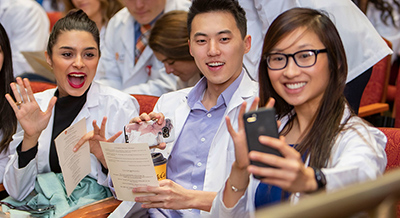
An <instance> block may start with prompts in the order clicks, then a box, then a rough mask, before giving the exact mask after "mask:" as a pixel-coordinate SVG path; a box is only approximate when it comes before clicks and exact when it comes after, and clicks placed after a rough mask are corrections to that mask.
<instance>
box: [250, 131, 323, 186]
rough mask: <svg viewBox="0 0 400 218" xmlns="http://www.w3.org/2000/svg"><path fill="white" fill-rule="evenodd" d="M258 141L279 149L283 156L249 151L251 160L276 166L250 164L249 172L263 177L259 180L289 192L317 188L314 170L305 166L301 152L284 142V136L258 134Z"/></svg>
mask: <svg viewBox="0 0 400 218" xmlns="http://www.w3.org/2000/svg"><path fill="white" fill-rule="evenodd" d="M259 141H260V142H261V143H262V144H264V145H265V146H270V147H271V148H275V149H277V150H279V151H280V153H281V154H282V156H283V157H279V156H276V155H273V154H267V153H262V152H257V151H251V152H250V153H249V157H250V159H251V160H253V161H258V162H261V163H265V164H267V165H270V166H273V167H276V168H272V167H257V166H254V165H250V166H249V167H248V168H247V169H248V171H249V172H250V173H253V174H254V175H258V176H261V177H264V178H263V179H261V182H263V183H268V184H270V185H275V186H278V187H281V188H282V189H284V190H287V191H290V192H312V191H315V190H317V182H316V180H315V176H314V170H313V169H312V168H310V167H305V165H304V163H303V161H302V159H301V154H300V153H299V152H298V151H296V149H294V148H293V147H291V146H289V145H288V144H287V143H286V142H285V137H284V136H281V137H280V138H279V139H276V138H272V137H268V136H260V137H259Z"/></svg>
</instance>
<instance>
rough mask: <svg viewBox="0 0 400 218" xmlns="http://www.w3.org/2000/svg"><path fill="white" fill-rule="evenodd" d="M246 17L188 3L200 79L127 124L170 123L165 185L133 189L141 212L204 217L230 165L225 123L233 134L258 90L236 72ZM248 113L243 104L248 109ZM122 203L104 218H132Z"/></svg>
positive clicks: (215, 5) (227, 1)
mask: <svg viewBox="0 0 400 218" xmlns="http://www.w3.org/2000/svg"><path fill="white" fill-rule="evenodd" d="M246 29H247V27H246V16H245V12H244V10H243V9H242V8H241V7H240V6H239V4H238V3H237V1H232V0H194V1H193V3H192V6H191V8H190V10H189V15H188V32H189V46H190V53H191V55H192V56H193V57H194V60H195V62H196V64H197V66H198V68H199V69H200V70H201V72H202V73H203V75H204V78H202V79H201V80H200V81H199V82H198V83H197V84H196V86H194V87H193V88H187V89H183V90H179V91H176V92H172V93H168V94H164V95H163V96H161V97H160V99H159V101H158V102H157V104H156V106H155V108H154V111H153V112H152V113H150V114H148V115H147V114H142V115H141V116H140V117H136V118H133V119H132V120H131V121H132V122H141V120H150V119H154V118H157V119H158V122H159V123H162V121H163V119H164V116H165V117H169V118H172V119H173V120H174V126H175V142H173V143H171V144H168V145H167V147H166V149H165V150H164V151H163V153H164V156H165V157H168V163H167V179H166V180H162V181H160V187H151V186H147V187H140V188H134V189H133V192H147V193H149V195H148V196H144V197H137V198H136V199H135V201H136V202H140V203H142V205H141V207H142V208H156V209H150V210H148V212H149V213H150V215H151V216H152V215H153V212H156V213H160V211H161V213H162V214H164V215H167V216H168V217H181V216H185V217H186V216H187V217H196V216H200V215H207V214H208V211H209V210H210V208H211V205H212V201H213V199H214V198H215V196H216V191H218V190H219V189H220V188H221V187H222V186H223V184H224V182H225V180H226V178H227V177H228V175H229V173H230V168H231V166H232V163H233V161H234V159H235V154H234V146H233V142H232V139H231V137H230V135H229V133H228V130H227V127H226V124H225V119H224V118H225V117H226V116H228V117H230V119H231V120H232V121H233V126H236V127H237V123H236V122H237V116H238V114H239V109H240V105H241V104H242V103H243V102H244V101H246V102H253V100H254V97H255V96H257V94H258V84H257V83H256V82H255V81H252V80H251V79H250V77H249V76H248V73H247V72H246V71H245V70H244V68H243V64H242V62H243V55H244V54H246V53H247V52H248V51H249V50H250V47H251V37H250V36H249V35H246ZM248 105H250V104H248ZM153 194H155V196H152V195H153ZM133 205H134V202H123V203H122V204H121V205H120V206H119V207H118V208H117V209H116V211H115V212H114V213H113V214H112V215H111V217H113V216H115V217H117V216H120V217H122V216H124V217H132V216H133V210H135V208H136V209H137V207H138V205H139V204H136V206H133Z"/></svg>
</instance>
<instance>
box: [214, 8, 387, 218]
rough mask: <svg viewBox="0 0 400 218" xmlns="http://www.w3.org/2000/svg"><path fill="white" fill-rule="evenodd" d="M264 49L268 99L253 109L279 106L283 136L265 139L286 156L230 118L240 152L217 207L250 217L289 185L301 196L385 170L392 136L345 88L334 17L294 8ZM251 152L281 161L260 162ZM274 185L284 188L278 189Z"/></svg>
mask: <svg viewBox="0 0 400 218" xmlns="http://www.w3.org/2000/svg"><path fill="white" fill-rule="evenodd" d="M327 33H329V34H327ZM262 51H263V52H262V54H263V61H261V63H260V67H259V82H260V99H259V102H258V99H257V100H255V102H253V105H252V109H255V108H256V107H257V104H259V106H267V107H272V106H274V107H275V109H276V112H277V118H278V120H279V121H280V127H279V132H280V138H279V139H275V138H271V137H267V136H261V137H260V138H259V141H260V143H262V144H264V145H265V146H269V147H272V148H275V149H277V150H279V151H280V153H281V154H282V157H278V156H275V155H271V154H266V153H260V152H255V151H252V152H250V153H248V149H247V143H246V135H245V131H244V127H243V126H244V124H243V120H242V119H240V120H239V128H238V131H235V130H233V128H232V126H231V124H230V120H229V119H228V118H227V119H226V120H227V125H228V130H229V132H230V134H231V136H232V139H233V141H234V142H235V155H236V160H235V162H234V163H233V165H232V171H231V174H230V176H229V178H228V179H227V181H226V184H225V187H224V188H223V189H222V190H221V191H220V192H219V193H218V195H217V197H216V198H215V200H214V204H213V209H212V213H213V215H215V216H216V217H218V216H219V217H248V216H249V215H250V214H251V213H252V211H254V210H255V208H257V207H258V206H262V205H265V204H269V203H271V202H273V201H274V200H275V201H276V200H278V201H280V200H283V199H279V198H281V197H283V198H285V192H288V193H289V194H288V195H287V196H288V197H289V199H290V201H292V202H297V201H298V200H299V199H300V198H302V197H303V196H305V195H307V194H309V193H312V192H316V191H318V190H325V191H327V192H331V191H334V190H337V189H340V188H343V187H345V186H348V185H350V184H354V183H359V182H362V181H366V180H370V179H375V178H377V177H378V176H380V175H382V173H383V172H384V170H385V166H386V154H385V151H384V149H385V145H386V137H385V135H384V134H383V133H382V132H380V131H379V130H378V129H376V128H373V127H371V126H369V125H368V124H366V123H364V122H363V121H362V119H360V118H359V117H357V116H356V115H354V113H353V112H352V111H351V110H350V108H349V105H348V103H347V101H346V99H345V97H344V96H343V89H344V87H345V82H346V75H347V63H346V56H345V52H344V48H343V45H342V42H341V40H340V36H339V34H338V32H337V30H336V28H335V26H334V24H333V23H332V22H331V20H330V19H329V18H328V17H327V16H326V15H325V14H323V13H321V12H319V11H316V10H313V9H306V8H295V9H291V10H289V11H287V12H285V13H283V14H281V15H280V16H279V17H278V18H277V19H276V20H275V21H274V22H273V23H272V25H271V26H270V28H269V30H268V32H267V34H266V37H265V40H264V45H263V50H262ZM245 108H246V105H245V104H243V105H242V109H241V114H243V113H244V111H245ZM239 117H242V116H241V115H239ZM250 160H252V161H258V162H262V163H265V164H267V165H270V166H272V167H274V168H268V167H256V166H254V165H250ZM250 174H253V175H256V176H260V177H263V178H262V179H261V180H257V179H254V178H253V177H252V176H250V177H249V175H250ZM260 182H261V183H260ZM272 186H275V187H279V188H281V189H282V190H283V191H278V192H279V194H276V193H275V192H276V191H277V190H276V188H274V187H272ZM276 196H278V197H276ZM271 198H278V199H271ZM227 208H229V209H227Z"/></svg>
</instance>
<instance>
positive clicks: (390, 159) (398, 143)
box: [379, 128, 400, 217]
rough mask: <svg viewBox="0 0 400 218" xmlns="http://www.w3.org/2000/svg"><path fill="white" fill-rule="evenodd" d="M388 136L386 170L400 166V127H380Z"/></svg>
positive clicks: (399, 208) (398, 215)
mask: <svg viewBox="0 0 400 218" xmlns="http://www.w3.org/2000/svg"><path fill="white" fill-rule="evenodd" d="M379 129H380V130H381V131H382V132H383V133H385V135H386V137H387V143H386V149H385V151H386V156H387V165H386V171H385V172H388V171H390V170H393V169H396V168H398V167H400V129H399V128H379ZM397 217H400V204H398V205H397Z"/></svg>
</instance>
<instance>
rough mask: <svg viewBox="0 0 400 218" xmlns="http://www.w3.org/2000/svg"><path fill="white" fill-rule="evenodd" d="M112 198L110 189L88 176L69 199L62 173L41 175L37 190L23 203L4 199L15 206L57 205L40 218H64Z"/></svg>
mask: <svg viewBox="0 0 400 218" xmlns="http://www.w3.org/2000/svg"><path fill="white" fill-rule="evenodd" d="M110 196H112V194H111V192H110V190H109V188H108V187H104V186H102V185H100V184H98V183H97V181H96V180H95V179H93V178H91V177H89V176H86V177H85V178H83V179H82V181H81V182H80V183H79V184H78V186H77V187H76V188H75V189H74V191H73V192H72V193H71V195H70V196H69V197H67V191H66V189H65V184H64V179H63V176H62V174H61V173H57V174H55V173H53V172H50V173H45V174H39V175H38V176H37V179H36V183H35V189H34V191H32V192H31V193H30V194H29V195H28V196H27V197H26V198H25V199H24V200H23V201H17V200H15V199H14V198H12V197H7V198H5V199H3V201H4V202H7V203H10V204H11V205H14V206H21V205H25V204H27V205H29V206H34V205H39V204H44V205H55V206H56V207H55V210H54V211H51V212H50V213H47V214H45V216H43V214H42V215H40V217H62V216H65V215H66V214H68V213H70V212H72V211H74V210H76V209H78V208H79V207H81V206H84V205H86V204H90V203H93V202H95V201H98V200H101V199H104V198H107V197H110Z"/></svg>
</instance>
